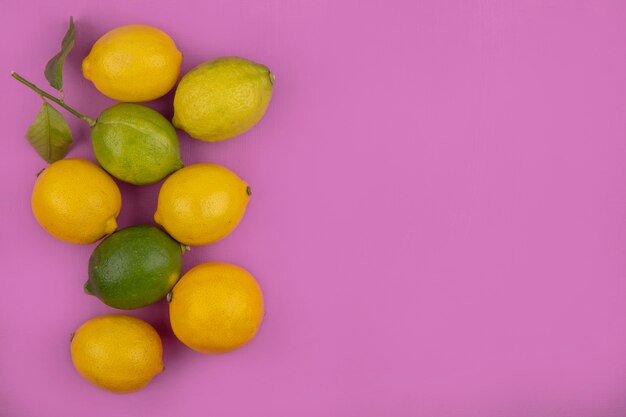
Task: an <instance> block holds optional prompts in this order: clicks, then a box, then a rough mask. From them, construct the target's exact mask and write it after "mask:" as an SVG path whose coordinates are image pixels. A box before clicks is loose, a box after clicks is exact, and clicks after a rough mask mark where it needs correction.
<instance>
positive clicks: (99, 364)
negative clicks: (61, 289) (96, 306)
mask: <svg viewBox="0 0 626 417" xmlns="http://www.w3.org/2000/svg"><path fill="white" fill-rule="evenodd" d="M70 351H71V354H72V362H73V363H74V367H75V368H76V370H77V371H78V373H79V374H81V375H82V376H83V377H84V378H85V379H87V380H88V381H89V382H91V383H93V384H95V385H96V386H98V387H100V388H104V389H106V390H109V391H114V392H119V393H124V392H132V391H137V390H139V389H141V388H143V387H144V386H145V385H147V384H148V383H149V382H150V381H151V380H152V378H154V377H155V376H156V375H158V374H159V373H161V372H162V371H163V360H162V355H163V346H162V344H161V338H160V337H159V335H158V333H157V332H156V330H154V328H153V327H152V326H150V325H149V324H148V323H146V322H145V321H143V320H140V319H138V318H135V317H131V316H125V315H121V314H111V315H107V316H100V317H96V318H94V319H91V320H89V321H88V322H86V323H85V324H83V325H82V326H80V327H79V328H78V330H76V332H75V333H74V335H73V337H72V342H71V345H70Z"/></svg>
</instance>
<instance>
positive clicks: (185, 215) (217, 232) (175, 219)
mask: <svg viewBox="0 0 626 417" xmlns="http://www.w3.org/2000/svg"><path fill="white" fill-rule="evenodd" d="M250 194H251V190H250V187H249V186H248V184H246V182H245V181H244V180H242V179H241V178H239V177H238V176H237V175H236V174H235V173H234V172H232V171H230V170H228V169H227V168H224V167H223V166H220V165H216V164H195V165H189V166H186V167H185V168H182V169H180V170H178V171H176V172H175V173H173V174H172V175H170V176H169V177H168V179H167V180H165V182H164V183H163V185H162V186H161V190H160V191H159V200H158V205H157V210H156V213H155V214H154V220H155V221H156V222H157V223H158V224H160V225H162V226H163V227H164V228H165V230H167V232H168V233H169V234H170V235H171V236H172V237H173V238H174V239H176V240H177V241H179V242H180V243H184V244H185V245H206V244H209V243H213V242H215V241H217V240H220V239H222V238H223V237H225V236H227V235H228V234H230V233H231V232H232V231H233V230H234V229H235V227H237V225H238V224H239V222H240V221H241V218H242V217H243V215H244V213H245V211H246V206H247V205H248V200H249V199H250Z"/></svg>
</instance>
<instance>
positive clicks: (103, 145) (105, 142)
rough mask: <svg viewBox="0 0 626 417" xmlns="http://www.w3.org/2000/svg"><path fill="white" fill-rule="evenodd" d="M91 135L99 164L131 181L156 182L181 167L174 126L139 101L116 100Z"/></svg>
mask: <svg viewBox="0 0 626 417" xmlns="http://www.w3.org/2000/svg"><path fill="white" fill-rule="evenodd" d="M91 138H92V143H93V150H94V153H95V155H96V159H97V160H98V162H99V163H100V165H102V167H103V168H104V169H105V170H107V171H108V172H109V173H110V174H111V175H113V176H114V177H116V178H119V179H120V180H122V181H126V182H129V183H131V184H136V185H142V184H152V183H155V182H158V181H160V180H162V179H163V178H164V177H166V176H167V175H169V174H171V173H172V172H174V171H176V170H177V169H179V168H181V167H182V166H183V162H182V161H181V159H180V144H179V143H178V136H177V135H176V129H174V126H172V124H171V123H170V122H169V121H168V120H167V119H166V118H165V117H163V116H161V114H160V113H159V112H157V111H155V110H152V109H151V108H149V107H146V106H142V105H140V104H131V103H119V104H116V105H114V106H112V107H109V108H108V109H106V110H105V111H103V112H102V113H101V114H100V116H98V120H97V121H96V125H95V126H94V128H93V130H92V132H91Z"/></svg>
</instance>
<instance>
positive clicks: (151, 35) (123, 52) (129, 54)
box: [82, 24, 182, 102]
mask: <svg viewBox="0 0 626 417" xmlns="http://www.w3.org/2000/svg"><path fill="white" fill-rule="evenodd" d="M181 62H182V54H181V53H180V51H179V50H178V48H177V47H176V44H175V43H174V41H173V40H172V38H170V37H169V36H168V35H167V34H166V33H165V32H163V31H162V30H159V29H157V28H155V27H152V26H148V25H137V24H135V25H126V26H121V27H118V28H115V29H113V30H111V31H110V32H107V33H106V34H104V35H103V36H102V37H101V38H100V39H98V40H97V41H96V43H94V45H93V47H92V48H91V51H90V52H89V55H87V57H86V58H85V59H84V60H83V64H82V70H83V76H84V77H85V78H86V79H88V80H90V81H91V82H93V84H94V85H95V87H96V88H97V89H98V90H99V91H100V92H101V93H102V94H104V95H105V96H107V97H110V98H112V99H114V100H118V101H125V102H141V101H150V100H154V99H157V98H159V97H162V96H163V95H165V94H167V92H168V91H170V90H171V89H172V87H174V84H176V80H177V79H178V76H179V74H180V64H181Z"/></svg>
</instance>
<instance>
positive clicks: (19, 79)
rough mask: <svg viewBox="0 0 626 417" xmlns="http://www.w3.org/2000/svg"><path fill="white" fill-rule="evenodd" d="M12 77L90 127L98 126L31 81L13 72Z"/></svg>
mask: <svg viewBox="0 0 626 417" xmlns="http://www.w3.org/2000/svg"><path fill="white" fill-rule="evenodd" d="M11 77H13V78H15V79H16V80H18V81H19V82H21V83H22V84H24V85H25V86H26V87H28V88H30V89H31V90H33V91H34V92H36V93H37V94H39V95H40V96H41V97H42V98H43V97H45V98H47V99H48V100H52V101H53V102H55V103H56V104H58V105H59V106H61V107H63V108H64V109H65V110H67V111H68V112H70V113H72V114H73V115H74V116H76V117H78V118H79V119H81V120H84V121H85V122H87V123H88V124H89V127H94V126H95V125H96V121H95V120H93V119H92V118H90V117H87V116H85V115H84V114H81V113H79V112H78V111H76V110H74V109H73V108H71V107H70V106H68V105H67V104H65V102H64V101H63V100H62V99H58V98H56V97H54V96H53V95H51V94H49V93H46V92H45V91H43V90H42V89H41V88H39V87H37V86H36V85H35V84H33V83H31V82H30V81H28V80H26V79H25V78H24V77H22V76H21V75H19V74H18V73H17V72H15V71H11ZM61 94H63V92H61Z"/></svg>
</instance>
